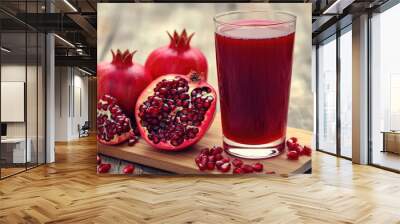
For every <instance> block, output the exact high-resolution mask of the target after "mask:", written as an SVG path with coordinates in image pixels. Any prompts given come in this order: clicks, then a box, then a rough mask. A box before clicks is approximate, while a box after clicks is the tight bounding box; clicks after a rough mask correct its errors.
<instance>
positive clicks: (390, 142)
mask: <svg viewBox="0 0 400 224" xmlns="http://www.w3.org/2000/svg"><path fill="white" fill-rule="evenodd" d="M382 134H383V150H382V152H392V153H397V154H400V132H399V131H382Z"/></svg>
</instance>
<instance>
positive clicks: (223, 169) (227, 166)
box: [218, 162, 231, 173]
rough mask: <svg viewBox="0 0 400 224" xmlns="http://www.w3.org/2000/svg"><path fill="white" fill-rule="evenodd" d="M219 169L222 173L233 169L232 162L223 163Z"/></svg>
mask: <svg viewBox="0 0 400 224" xmlns="http://www.w3.org/2000/svg"><path fill="white" fill-rule="evenodd" d="M218 169H219V171H221V172H222V173H226V172H228V171H229V170H230V169H231V164H230V163H229V162H227V163H224V164H222V165H221V166H220V167H219V168H218Z"/></svg>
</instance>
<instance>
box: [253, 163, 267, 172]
mask: <svg viewBox="0 0 400 224" xmlns="http://www.w3.org/2000/svg"><path fill="white" fill-rule="evenodd" d="M263 169H264V165H263V164H262V163H255V164H253V170H254V171H256V172H261V171H263Z"/></svg>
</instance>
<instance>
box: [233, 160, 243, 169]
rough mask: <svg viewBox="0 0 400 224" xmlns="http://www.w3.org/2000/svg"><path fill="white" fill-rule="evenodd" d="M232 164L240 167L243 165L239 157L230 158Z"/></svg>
mask: <svg viewBox="0 0 400 224" xmlns="http://www.w3.org/2000/svg"><path fill="white" fill-rule="evenodd" d="M232 165H233V166H234V167H241V166H242V165H243V161H242V160H240V159H234V160H232Z"/></svg>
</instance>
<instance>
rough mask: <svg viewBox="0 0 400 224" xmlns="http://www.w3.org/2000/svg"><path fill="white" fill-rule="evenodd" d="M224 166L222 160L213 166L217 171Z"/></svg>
mask: <svg viewBox="0 0 400 224" xmlns="http://www.w3.org/2000/svg"><path fill="white" fill-rule="evenodd" d="M223 164H224V162H223V161H222V160H218V161H217V162H215V166H216V167H217V168H218V169H219V168H220V167H221V166H222V165H223Z"/></svg>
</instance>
